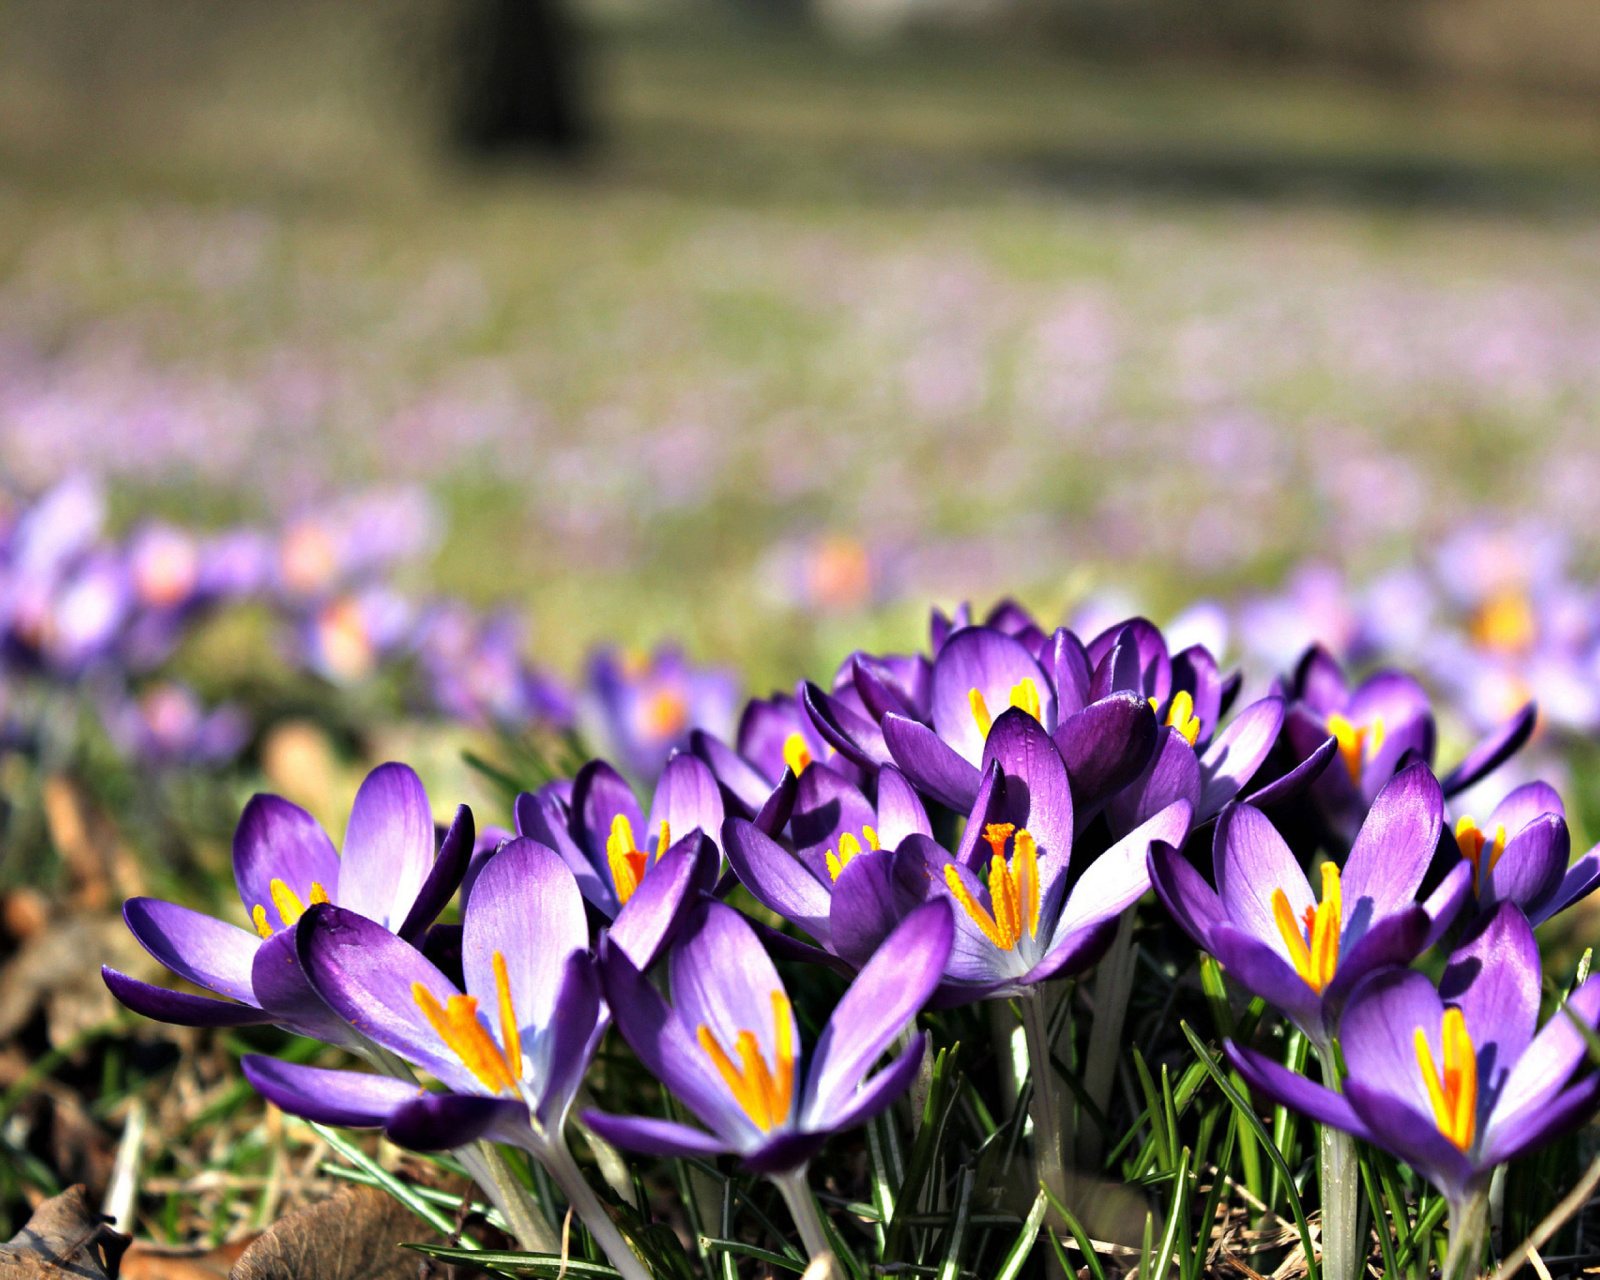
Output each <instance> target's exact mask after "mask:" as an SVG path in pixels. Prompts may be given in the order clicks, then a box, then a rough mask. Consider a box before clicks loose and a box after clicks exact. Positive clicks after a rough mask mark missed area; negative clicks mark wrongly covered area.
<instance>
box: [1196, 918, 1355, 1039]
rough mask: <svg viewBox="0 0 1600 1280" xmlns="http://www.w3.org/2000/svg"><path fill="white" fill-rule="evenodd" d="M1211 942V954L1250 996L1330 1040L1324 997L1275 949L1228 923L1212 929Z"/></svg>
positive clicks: (1320, 1036) (1319, 1036) (1314, 1037)
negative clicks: (1325, 1020) (1272, 1006)
mask: <svg viewBox="0 0 1600 1280" xmlns="http://www.w3.org/2000/svg"><path fill="white" fill-rule="evenodd" d="M1210 942H1211V946H1210V950H1211V954H1212V955H1214V956H1215V957H1216V958H1217V963H1219V964H1220V965H1221V966H1222V967H1223V968H1224V969H1226V970H1227V971H1228V973H1229V974H1230V975H1231V976H1232V978H1233V980H1234V981H1235V982H1237V983H1238V984H1239V985H1240V986H1241V987H1243V988H1244V989H1245V990H1246V991H1248V992H1250V994H1251V995H1257V996H1261V997H1263V998H1264V999H1265V1000H1267V1001H1268V1003H1270V1004H1274V1005H1277V1007H1278V1008H1279V1009H1281V1010H1282V1011H1283V1012H1284V1013H1285V1014H1286V1015H1287V1016H1288V1017H1289V1018H1290V1019H1292V1020H1293V1021H1294V1023H1295V1025H1296V1026H1298V1027H1299V1028H1300V1030H1302V1031H1304V1032H1305V1033H1306V1034H1307V1035H1308V1036H1310V1037H1311V1038H1312V1039H1313V1040H1314V1041H1317V1042H1318V1043H1323V1042H1325V1041H1326V1040H1327V1038H1328V1030H1327V1028H1326V1027H1325V1026H1324V1025H1323V1009H1322V997H1321V996H1320V995H1318V994H1317V993H1316V992H1315V991H1313V990H1312V989H1311V988H1310V987H1309V986H1307V985H1306V980H1305V979H1304V978H1302V977H1301V976H1300V975H1299V974H1298V973H1296V972H1295V970H1294V966H1293V965H1291V964H1290V963H1289V962H1288V961H1287V960H1285V959H1284V958H1283V956H1282V955H1281V954H1280V953H1279V951H1278V950H1277V949H1276V948H1274V947H1272V946H1270V945H1268V944H1267V943H1265V942H1263V941H1261V939H1259V938H1257V937H1255V936H1254V935H1253V934H1249V933H1246V932H1244V930H1242V929H1238V928H1235V927H1234V926H1233V925H1232V924H1228V923H1223V924H1219V925H1216V926H1215V927H1214V928H1213V929H1212V930H1211V939H1210Z"/></svg>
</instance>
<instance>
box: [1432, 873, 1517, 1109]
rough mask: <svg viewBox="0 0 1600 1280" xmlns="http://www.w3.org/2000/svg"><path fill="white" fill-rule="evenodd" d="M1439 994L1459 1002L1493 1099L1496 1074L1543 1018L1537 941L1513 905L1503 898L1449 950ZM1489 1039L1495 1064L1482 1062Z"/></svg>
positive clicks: (1481, 1079) (1484, 1087) (1483, 1087)
mask: <svg viewBox="0 0 1600 1280" xmlns="http://www.w3.org/2000/svg"><path fill="white" fill-rule="evenodd" d="M1439 997H1440V999H1442V1000H1443V1001H1444V1002H1445V1003H1446V1004H1453V1005H1457V1006H1459V1007H1460V1009H1461V1013H1462V1016H1463V1017H1464V1018H1465V1019H1466V1023H1467V1033H1468V1034H1469V1035H1470V1036H1471V1037H1472V1043H1473V1044H1475V1045H1477V1046H1478V1048H1479V1051H1480V1054H1479V1057H1480V1066H1479V1073H1478V1089H1479V1092H1480V1094H1482V1095H1483V1096H1484V1097H1485V1098H1489V1099H1492V1098H1493V1097H1494V1096H1495V1094H1496V1093H1497V1092H1498V1090H1499V1087H1500V1081H1499V1080H1498V1079H1497V1076H1498V1075H1500V1074H1503V1073H1504V1072H1505V1071H1506V1070H1507V1066H1508V1064H1509V1063H1513V1062H1515V1061H1516V1060H1517V1059H1518V1058H1520V1057H1521V1056H1522V1054H1523V1051H1524V1050H1526V1049H1527V1047H1528V1044H1529V1042H1530V1041H1531V1040H1532V1039H1533V1032H1534V1028H1535V1027H1536V1026H1537V1025H1538V1023H1539V944H1538V943H1537V942H1536V941H1534V937H1533V928H1532V926H1531V925H1529V924H1528V921H1527V918H1526V917H1524V916H1523V914H1522V912H1521V911H1520V910H1518V909H1517V907H1516V905H1515V904H1513V903H1510V902H1506V903H1502V904H1501V905H1500V907H1499V908H1498V909H1497V910H1496V911H1495V912H1494V914H1493V915H1492V916H1490V917H1489V919H1488V921H1487V922H1486V923H1485V924H1484V926H1483V928H1481V929H1479V930H1478V931H1477V933H1476V934H1474V936H1473V937H1472V938H1471V939H1469V940H1468V941H1467V942H1466V943H1464V944H1463V945H1462V946H1461V947H1459V948H1458V949H1457V950H1456V951H1454V952H1452V953H1451V955H1450V960H1449V963H1448V964H1446V966H1445V970H1444V975H1443V976H1442V977H1441V978H1440V980H1439ZM1489 1044H1493V1045H1494V1046H1495V1051H1494V1053H1495V1061H1494V1062H1493V1063H1492V1064H1486V1063H1484V1062H1483V1061H1482V1056H1483V1055H1482V1051H1483V1048H1484V1046H1485V1045H1489ZM1490 1068H1492V1070H1491V1069H1490Z"/></svg>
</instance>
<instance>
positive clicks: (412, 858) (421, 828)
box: [338, 763, 453, 930]
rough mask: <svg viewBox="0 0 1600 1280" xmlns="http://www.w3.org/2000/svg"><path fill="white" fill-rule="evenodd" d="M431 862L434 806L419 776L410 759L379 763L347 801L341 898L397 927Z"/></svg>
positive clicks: (346, 904)
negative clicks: (347, 813) (347, 824)
mask: <svg viewBox="0 0 1600 1280" xmlns="http://www.w3.org/2000/svg"><path fill="white" fill-rule="evenodd" d="M432 868H433V812H432V811H431V810H430V809H429V807H428V793H427V792H426V791H425V790H423V787H422V779H420V778H419V777H417V775H416V772H415V771H414V770H413V769H412V768H411V767H410V766H409V765H403V764H393V763H390V764H381V765H379V766H378V767H377V768H376V769H374V770H373V771H372V772H371V773H369V774H368V775H367V777H366V780H365V781H364V782H362V784H361V789H360V790H359V791H357V792H356V798H355V803H354V804H353V805H351V807H350V824H349V826H347V827H346V828H345V833H344V856H343V858H342V860H341V861H340V864H339V897H338V901H339V904H340V905H341V906H344V907H348V908H349V909H350V910H352V911H355V912H358V913H359V914H361V915H364V916H366V917H367V919H369V920H376V921H377V922H378V923H379V924H381V925H383V926H384V928H386V929H393V930H397V929H399V928H400V926H401V925H402V924H403V923H405V921H406V918H407V917H408V916H409V915H410V914H411V908H412V905H413V904H414V903H415V902H416V900H417V897H418V895H419V894H420V893H421V892H422V886H423V883H424V882H425V881H426V880H427V878H428V872H429V871H430V870H432ZM452 887H453V886H452Z"/></svg>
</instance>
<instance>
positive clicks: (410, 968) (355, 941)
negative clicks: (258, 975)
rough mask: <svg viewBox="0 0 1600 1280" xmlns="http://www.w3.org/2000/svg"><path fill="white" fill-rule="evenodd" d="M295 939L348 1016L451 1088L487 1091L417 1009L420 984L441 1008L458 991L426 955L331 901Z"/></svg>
mask: <svg viewBox="0 0 1600 1280" xmlns="http://www.w3.org/2000/svg"><path fill="white" fill-rule="evenodd" d="M295 934H296V938H297V940H298V942H299V951H300V967H301V968H302V969H303V970H304V971H305V974H306V977H307V978H309V979H310V981H311V985H312V986H313V987H315V988H316V991H317V994H318V995H320V996H321V997H322V998H323V1000H324V1001H326V1002H327V1004H328V1006H329V1007H330V1008H331V1009H332V1010H333V1011H334V1012H335V1013H337V1014H338V1015H339V1016H340V1017H341V1018H343V1019H344V1020H345V1021H346V1022H348V1023H349V1024H350V1025H351V1026H353V1027H354V1028H355V1029H356V1030H357V1031H359V1032H361V1033H362V1034H363V1035H365V1036H367V1037H368V1038H369V1039H372V1040H374V1041H376V1042H377V1043H378V1044H380V1045H382V1046H383V1047H384V1048H385V1049H389V1050H391V1051H392V1052H394V1053H397V1054H399V1055H400V1056H401V1057H402V1058H406V1059H407V1060H409V1061H411V1062H414V1063H416V1064H417V1065H418V1066H420V1067H423V1068H424V1069H426V1070H427V1071H430V1072H432V1073H433V1075H434V1076H436V1077H437V1078H438V1079H439V1080H441V1081H442V1082H443V1083H444V1084H445V1085H446V1086H447V1087H449V1088H451V1089H456V1090H460V1091H463V1092H466V1093H476V1092H479V1091H480V1090H481V1089H482V1087H483V1086H482V1084H481V1082H479V1081H478V1080H477V1079H476V1078H475V1077H474V1076H473V1075H472V1073H471V1072H469V1071H468V1070H467V1069H466V1067H465V1066H464V1065H463V1064H462V1062H461V1061H460V1059H458V1058H457V1057H456V1055H455V1054H454V1053H453V1052H451V1051H450V1050H449V1049H447V1048H446V1047H445V1045H444V1042H443V1041H442V1040H440V1038H439V1034H438V1032H436V1031H435V1030H434V1029H433V1026H432V1024H431V1023H430V1022H429V1021H428V1019H427V1017H426V1015H424V1013H423V1012H422V1009H421V1007H420V1006H419V1005H418V1004H417V1001H416V997H415V995H414V994H413V987H414V985H415V984H421V986H422V987H423V989H425V990H426V991H427V992H428V993H429V994H430V995H431V996H432V997H433V998H434V999H435V1000H436V1001H438V1003H439V1004H440V1005H447V1004H448V1003H449V1001H450V997H451V996H453V995H458V994H459V992H457V990H456V989H455V987H454V985H452V984H451V982H450V981H449V980H448V979H447V978H446V977H445V976H444V975H443V974H442V973H440V972H439V971H438V970H437V969H436V968H434V967H433V965H431V964H429V963H428V961H427V960H426V959H424V957H423V955H422V953H421V952H419V951H418V950H416V948H414V947H412V946H410V945H409V944H407V943H405V942H402V941H401V940H400V939H399V938H398V937H396V936H395V935H394V934H392V933H390V932H389V931H388V930H387V929H385V928H384V927H383V926H382V925H380V924H378V923H376V922H375V921H372V920H369V919H367V918H366V917H365V916H361V915H357V914H356V913H355V912H354V911H347V910H345V909H344V908H342V907H335V906H331V905H329V904H326V903H324V904H321V905H319V906H315V907H312V908H311V909H310V910H309V911H307V912H306V914H305V916H304V917H303V918H302V920H301V923H300V924H299V926H298V927H297V928H296V930H295Z"/></svg>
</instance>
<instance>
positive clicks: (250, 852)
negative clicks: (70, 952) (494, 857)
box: [102, 764, 473, 1051]
mask: <svg viewBox="0 0 1600 1280" xmlns="http://www.w3.org/2000/svg"><path fill="white" fill-rule="evenodd" d="M472 835H473V823H472V812H471V810H469V809H468V808H467V807H466V806H465V805H462V806H461V807H460V808H458V809H457V810H456V816H455V820H454V821H453V822H452V823H451V824H450V829H449V830H448V831H447V832H446V833H445V836H444V842H443V844H442V845H438V844H436V843H435V839H434V826H433V814H432V810H431V809H430V808H429V805H428V794H427V792H426V791H425V790H423V786H422V781H421V779H419V778H418V777H417V775H416V773H415V772H413V771H412V770H411V769H410V768H409V767H408V766H406V765H403V764H384V765H379V766H378V767H377V768H376V769H374V770H373V771H372V772H371V773H369V774H368V775H367V777H366V781H364V782H363V783H362V784H361V789H360V790H359V791H358V792H357V793H356V798H355V803H354V805H353V806H352V807H351V810H350V825H349V826H348V827H347V828H346V830H345V838H344V856H343V857H342V858H341V857H340V856H339V854H338V853H336V852H335V850H334V847H333V842H332V841H331V840H329V839H328V837H327V835H326V834H325V833H324V832H323V830H322V828H321V827H320V826H318V825H317V821H316V819H315V818H313V817H312V816H311V815H310V814H309V813H307V812H306V811H305V810H304V809H302V808H300V807H299V806H298V805H294V804H290V803H289V802H288V801H287V800H284V799H283V798H281V797H280V796H272V795H258V796H255V797H253V798H252V799H251V801H250V803H249V804H247V805H246V806H245V809H244V813H243V814H242V815H241V816H240V818H239V826H238V829H237V830H236V831H235V832H234V836H233V874H234V879H235V881H236V882H237V884H238V887H239V896H240V898H241V899H242V900H243V902H244V908H245V912H246V913H247V914H248V915H249V916H250V919H251V920H252V922H253V923H254V925H255V930H254V932H252V931H251V930H249V929H241V928H239V927H238V926H236V925H231V924H228V923H226V922H225V921H222V920H215V919H213V918H212V917H210V916H207V915H203V914H202V913H200V912H198V911H193V910H191V909H190V908H188V907H182V906H179V905H178V904H177V903H174V902H161V901H158V900H157V899H154V898H130V899H129V900H128V902H127V903H126V904H125V905H124V906H123V909H122V917H123V919H124V920H125V921H126V922H127V925H128V928H129V930H130V931H131V932H132V933H133V936H134V937H135V938H137V939H138V940H139V943H140V945H141V946H143V947H144V949H145V950H146V951H148V952H149V953H150V954H151V955H153V956H154V957H155V958H156V959H157V960H159V961H161V963H162V964H164V965H166V967H167V968H168V969H170V970H172V972H173V973H175V974H177V975H178V976H179V977H180V978H184V979H186V980H187V981H189V982H192V983H194V984H195V985H196V986H199V987H203V988H205V990H207V991H210V992H214V993H215V994H216V995H218V996H222V997H225V998H224V999H212V998H211V997H209V996H197V995H190V994H187V993H184V992H179V991H169V990H167V989H166V988H163V987H156V986H152V985H150V984H149V983H145V982H139V981H137V980H136V979H133V978H130V977H127V976H126V975H125V974H121V973H118V972H117V971H116V970H114V969H109V968H108V969H104V970H102V973H103V974H104V976H105V981H106V985H107V986H108V987H110V988H111V992H112V994H113V995H115V996H116V997H117V999H119V1000H121V1001H122V1003H123V1004H125V1005H127V1006H128V1007H129V1008H130V1009H132V1010H134V1011H135V1012H136V1013H142V1014H144V1015H145V1016H146V1017H150V1018H155V1019H157V1020H158V1021H161V1022H175V1023H178V1024H179V1025H182V1026H200V1027H219V1026H220V1027H229V1026H247V1025H250V1024H252V1023H269V1022H270V1023H277V1024H278V1025H279V1026H282V1027H285V1028H287V1029H289V1030H291V1031H295V1032H298V1033H299V1034H302V1035H308V1036H311V1037H313V1038H315V1039H320V1040H329V1041H332V1042H333V1043H337V1044H344V1045H346V1046H347V1047H350V1048H352V1049H355V1050H357V1051H360V1050H362V1049H363V1048H364V1045H365V1042H364V1041H360V1040H359V1039H353V1038H352V1036H351V1035H350V1034H349V1031H348V1028H347V1027H346V1026H345V1024H344V1023H343V1022H342V1021H341V1020H340V1019H339V1018H337V1017H335V1016H334V1015H333V1014H332V1013H331V1012H330V1011H329V1010H328V1008H327V1006H326V1005H324V1004H323V1002H322V1000H321V998H320V997H318V996H317V994H316V993H315V991H313V990H312V989H311V987H310V986H309V985H308V984H307V982H306V979H305V975H304V974H303V973H302V972H301V969H300V965H299V963H298V961H297V959H296V953H295V942H294V927H295V925H296V924H297V923H298V922H299V920H300V918H301V916H302V915H304V914H305V912H306V910H307V909H308V908H309V907H311V906H314V905H316V904H318V903H323V902H329V903H336V904H338V905H340V906H342V907H345V908H347V909H348V910H349V911H351V912H355V913H358V914H360V915H362V916H364V917H365V918H366V919H368V920H370V921H372V922H373V927H374V928H375V929H377V930H378V931H379V932H382V933H384V934H386V935H387V934H394V935H397V936H398V938H399V939H400V940H401V941H402V942H403V943H414V942H417V941H419V940H420V939H421V937H422V935H423V933H424V931H425V930H426V929H427V928H428V926H429V925H430V924H431V923H432V922H433V920H434V917H436V916H437V915H438V914H439V912H440V911H441V910H442V909H443V908H444V905H445V903H447V902H448V901H449V900H450V895H451V894H453V893H454V892H455V890H456V886H457V884H459V883H460V881H461V876H462V873H463V872H464V871H465V870H466V866H467V859H468V857H469V856H470V855H471V852H472V843H473V840H472ZM436 851H437V857H436V856H435V852H436Z"/></svg>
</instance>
